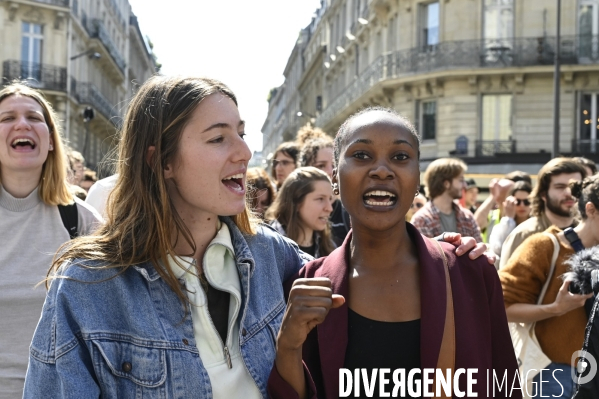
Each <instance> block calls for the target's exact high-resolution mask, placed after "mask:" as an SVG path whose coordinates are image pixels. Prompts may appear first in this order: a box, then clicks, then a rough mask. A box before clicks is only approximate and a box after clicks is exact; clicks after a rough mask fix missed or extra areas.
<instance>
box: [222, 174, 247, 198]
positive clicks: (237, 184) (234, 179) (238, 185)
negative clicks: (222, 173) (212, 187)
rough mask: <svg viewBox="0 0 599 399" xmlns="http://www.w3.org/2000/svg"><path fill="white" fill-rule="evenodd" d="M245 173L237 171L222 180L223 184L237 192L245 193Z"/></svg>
mask: <svg viewBox="0 0 599 399" xmlns="http://www.w3.org/2000/svg"><path fill="white" fill-rule="evenodd" d="M244 176H245V173H237V174H234V175H231V176H228V177H225V178H224V179H222V180H221V181H222V182H223V184H224V185H225V186H226V187H227V188H228V189H229V190H231V191H233V192H234V193H235V194H245V187H244V186H243V177H244Z"/></svg>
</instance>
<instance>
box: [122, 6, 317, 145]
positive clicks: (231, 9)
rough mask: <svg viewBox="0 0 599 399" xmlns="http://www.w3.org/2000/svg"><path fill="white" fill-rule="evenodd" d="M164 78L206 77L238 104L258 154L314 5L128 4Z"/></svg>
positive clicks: (248, 136) (247, 131)
mask: <svg viewBox="0 0 599 399" xmlns="http://www.w3.org/2000/svg"><path fill="white" fill-rule="evenodd" d="M129 3H130V4H131V7H132V9H133V13H134V14H135V15H136V16H137V18H138V22H139V25H140V28H141V31H142V34H144V35H147V36H148V37H149V38H150V40H151V41H152V43H153V44H154V53H155V54H156V55H157V57H158V61H159V62H160V63H162V69H161V73H162V74H165V75H178V74H182V75H195V76H208V77H211V78H215V79H218V80H221V81H223V82H224V83H225V84H227V85H228V86H229V87H230V88H231V89H232V90H233V92H234V93H235V95H236V96H237V100H238V102H239V111H240V113H241V118H242V119H244V120H245V121H246V129H245V132H246V134H247V136H246V141H247V142H248V144H249V146H250V149H251V150H252V151H258V150H261V149H262V133H261V131H260V130H261V129H262V125H263V124H264V121H265V119H266V115H267V113H268V102H267V101H266V98H267V96H268V92H269V91H270V89H271V88H273V87H277V86H280V85H281V84H283V82H284V76H283V71H284V69H285V66H286V64H287V59H288V58H289V55H290V54H291V51H292V50H293V46H294V45H295V42H296V40H297V38H298V36H299V32H300V30H301V29H302V28H304V27H306V26H307V25H308V24H309V23H310V20H311V18H312V15H313V14H314V11H315V10H316V9H317V8H318V7H319V6H320V1H319V0H257V1H250V0H168V1H164V0H162V1H156V0H129Z"/></svg>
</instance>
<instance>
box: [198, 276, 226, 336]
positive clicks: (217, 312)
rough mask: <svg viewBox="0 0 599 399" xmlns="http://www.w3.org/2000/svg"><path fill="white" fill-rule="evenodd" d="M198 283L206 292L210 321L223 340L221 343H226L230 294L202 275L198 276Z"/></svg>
mask: <svg viewBox="0 0 599 399" xmlns="http://www.w3.org/2000/svg"><path fill="white" fill-rule="evenodd" d="M200 283H201V284H202V288H204V292H205V293H206V299H207V301H208V313H210V318H211V319H212V323H214V327H215V328H216V331H217V332H218V335H220V338H221V339H222V340H223V345H226V342H227V330H228V329H229V301H230V299H231V295H230V294H229V293H228V292H225V291H221V290H218V289H216V288H214V287H213V286H211V285H210V283H208V281H207V280H206V278H205V277H204V276H203V275H202V276H201V277H200Z"/></svg>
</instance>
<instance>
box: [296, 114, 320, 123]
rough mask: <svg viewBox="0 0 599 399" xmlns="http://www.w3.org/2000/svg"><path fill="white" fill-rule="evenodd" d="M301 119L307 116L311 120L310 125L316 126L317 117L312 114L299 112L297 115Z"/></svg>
mask: <svg viewBox="0 0 599 399" xmlns="http://www.w3.org/2000/svg"><path fill="white" fill-rule="evenodd" d="M296 115H297V116H298V117H299V118H302V117H304V116H307V117H308V118H310V123H312V124H314V122H316V116H314V115H312V114H308V113H307V112H302V111H297V114H296Z"/></svg>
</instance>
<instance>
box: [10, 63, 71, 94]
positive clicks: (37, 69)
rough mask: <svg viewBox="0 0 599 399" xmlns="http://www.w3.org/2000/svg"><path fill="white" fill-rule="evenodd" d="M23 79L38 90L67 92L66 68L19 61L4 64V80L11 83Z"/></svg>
mask: <svg viewBox="0 0 599 399" xmlns="http://www.w3.org/2000/svg"><path fill="white" fill-rule="evenodd" d="M23 79H25V80H27V84H28V85H29V86H31V87H35V88H36V89H42V90H56V91H63V92H66V91H67V69H66V68H62V67H58V66H54V65H45V64H38V63H35V62H26V61H18V60H7V61H4V62H3V63H2V80H4V81H5V82H11V81H13V80H23Z"/></svg>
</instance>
